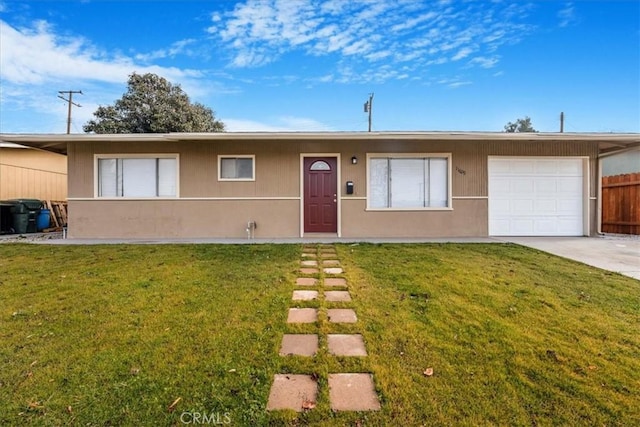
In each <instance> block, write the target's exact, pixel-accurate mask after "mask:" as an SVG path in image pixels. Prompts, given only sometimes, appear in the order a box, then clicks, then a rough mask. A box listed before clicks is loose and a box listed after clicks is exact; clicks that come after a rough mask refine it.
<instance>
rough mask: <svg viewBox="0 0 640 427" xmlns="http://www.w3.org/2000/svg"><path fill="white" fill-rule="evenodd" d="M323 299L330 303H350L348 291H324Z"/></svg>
mask: <svg viewBox="0 0 640 427" xmlns="http://www.w3.org/2000/svg"><path fill="white" fill-rule="evenodd" d="M324 299H325V300H326V301H330V302H346V301H351V295H349V291H325V293H324Z"/></svg>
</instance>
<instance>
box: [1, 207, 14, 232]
mask: <svg viewBox="0 0 640 427" xmlns="http://www.w3.org/2000/svg"><path fill="white" fill-rule="evenodd" d="M13 206H14V203H13V202H9V201H7V200H0V234H11V233H13V219H12V214H11V208H13Z"/></svg>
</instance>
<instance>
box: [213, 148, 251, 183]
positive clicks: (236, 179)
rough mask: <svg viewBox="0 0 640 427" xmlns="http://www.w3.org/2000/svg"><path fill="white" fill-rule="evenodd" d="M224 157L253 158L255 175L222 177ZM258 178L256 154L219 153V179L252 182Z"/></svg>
mask: <svg viewBox="0 0 640 427" xmlns="http://www.w3.org/2000/svg"><path fill="white" fill-rule="evenodd" d="M222 159H251V161H252V162H253V168H252V170H253V176H252V177H251V178H223V177H222ZM255 180H256V156H255V154H219V155H218V181H223V182H224V181H227V182H228V181H236V182H237V181H245V182H252V181H255Z"/></svg>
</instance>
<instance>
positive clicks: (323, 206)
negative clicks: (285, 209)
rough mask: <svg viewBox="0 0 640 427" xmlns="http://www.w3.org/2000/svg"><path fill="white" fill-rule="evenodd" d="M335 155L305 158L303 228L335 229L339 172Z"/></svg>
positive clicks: (330, 230) (334, 230)
mask: <svg viewBox="0 0 640 427" xmlns="http://www.w3.org/2000/svg"><path fill="white" fill-rule="evenodd" d="M337 163H338V162H337V159H336V158H335V157H305V159H304V231H305V232H307V233H336V232H337V231H338V176H337Z"/></svg>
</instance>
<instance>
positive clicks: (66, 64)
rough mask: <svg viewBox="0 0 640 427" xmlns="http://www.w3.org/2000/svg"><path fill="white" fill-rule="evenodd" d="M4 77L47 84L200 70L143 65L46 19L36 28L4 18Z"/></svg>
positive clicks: (0, 29)
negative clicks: (62, 33) (64, 34)
mask: <svg viewBox="0 0 640 427" xmlns="http://www.w3.org/2000/svg"><path fill="white" fill-rule="evenodd" d="M0 34H1V35H2V51H1V52H0V69H1V70H2V80H3V81H4V82H9V83H15V84H43V83H45V82H47V81H51V80H61V79H72V80H80V81H84V80H95V81H102V82H109V83H122V82H125V81H126V80H127V76H128V75H129V74H131V73H133V72H138V73H146V72H150V73H157V74H160V75H162V76H164V77H165V78H167V79H169V80H172V79H181V78H188V77H197V76H199V75H200V72H198V71H195V70H180V69H178V68H175V67H159V66H155V65H142V64H139V63H136V62H135V61H134V60H133V59H132V58H129V57H125V56H109V55H108V54H107V53H106V52H102V51H100V50H98V49H97V48H96V47H94V46H92V45H91V44H90V43H89V42H88V41H87V40H85V39H83V38H81V37H75V38H72V37H61V36H58V35H57V34H56V33H55V32H54V29H53V28H51V27H50V26H49V24H48V23H46V22H44V21H38V22H36V23H35V24H34V26H33V28H21V29H18V28H14V27H12V26H10V25H9V24H7V23H6V22H4V21H2V20H0Z"/></svg>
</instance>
